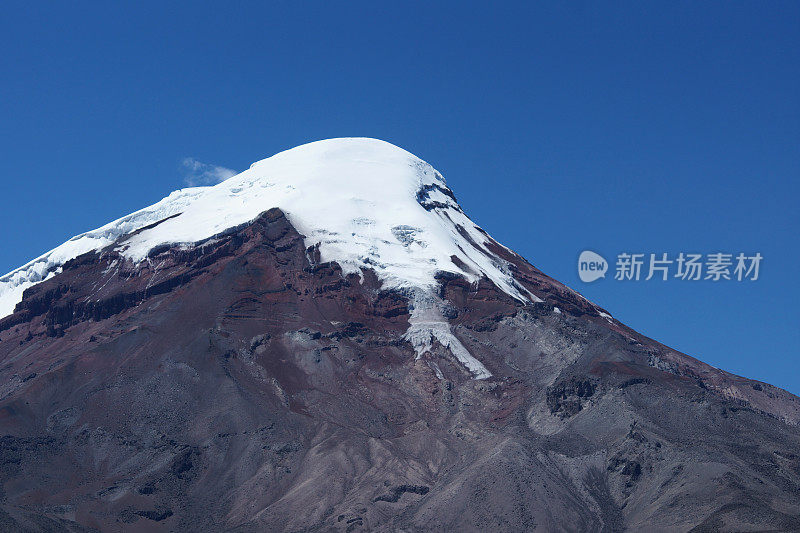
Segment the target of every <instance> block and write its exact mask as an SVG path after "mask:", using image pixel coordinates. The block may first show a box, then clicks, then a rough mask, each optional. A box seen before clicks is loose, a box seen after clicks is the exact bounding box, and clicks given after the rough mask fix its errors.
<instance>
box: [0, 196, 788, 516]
mask: <svg viewBox="0 0 800 533" xmlns="http://www.w3.org/2000/svg"><path fill="white" fill-rule="evenodd" d="M493 246H494V249H495V251H496V253H498V254H499V255H501V256H502V257H504V258H505V259H506V260H508V261H509V262H510V263H511V267H512V269H514V271H515V277H516V278H517V279H518V280H519V282H520V283H521V284H522V285H524V286H525V288H527V289H529V290H530V291H531V292H533V293H534V294H537V295H539V296H540V297H542V298H543V299H544V300H545V302H543V303H537V304H527V305H523V304H521V303H520V302H517V301H515V300H513V299H511V298H510V297H508V296H507V295H506V294H504V293H502V292H501V291H499V290H498V289H496V288H495V287H494V286H493V285H492V284H491V283H490V282H488V281H484V282H481V283H480V284H479V285H478V286H477V287H476V286H473V285H471V284H469V283H467V282H465V281H464V280H463V279H461V278H458V277H453V276H442V277H441V278H440V282H441V284H442V295H443V297H444V298H445V299H446V300H447V301H448V302H449V303H450V304H451V306H452V308H451V309H448V310H447V317H448V319H449V320H450V323H451V325H452V329H453V332H454V334H455V335H456V336H457V337H458V338H459V340H460V341H461V342H462V343H463V345H464V346H465V347H466V348H467V349H468V350H469V351H470V353H472V354H473V355H475V356H476V357H477V358H478V359H479V360H480V361H481V362H482V363H483V364H484V365H485V366H486V367H487V368H488V369H489V370H490V371H491V372H492V374H493V377H491V378H490V379H487V380H480V381H476V380H473V379H471V377H470V375H469V373H468V372H467V371H466V369H465V368H464V367H463V366H462V365H461V364H460V363H459V362H458V361H457V360H456V359H455V358H454V357H453V356H452V354H451V353H450V352H449V350H447V349H446V348H444V347H442V346H438V345H437V346H435V347H434V349H433V353H432V354H428V355H425V356H423V357H422V358H420V359H417V358H416V355H415V353H414V351H413V349H412V347H411V345H410V344H409V343H408V342H406V341H405V340H404V339H403V334H404V333H405V331H406V330H407V329H408V318H409V314H408V313H409V311H408V301H407V299H406V297H405V296H404V295H403V294H399V293H395V292H385V291H380V283H379V282H378V280H377V279H376V278H375V276H374V275H372V274H371V273H370V272H367V273H365V276H364V279H363V280H361V279H359V277H358V276H347V277H344V276H342V273H341V269H340V268H339V267H338V266H337V265H336V264H326V263H320V262H319V253H318V251H316V250H315V249H313V248H310V249H306V248H305V246H304V244H303V239H302V238H301V236H300V235H299V234H298V233H297V232H296V231H295V229H294V228H293V227H292V226H291V225H290V224H289V222H288V221H287V219H286V218H285V217H284V216H283V214H282V213H281V212H280V211H277V210H272V211H269V212H267V213H265V214H264V215H262V216H261V217H260V218H259V219H257V220H256V221H255V222H253V223H252V224H250V225H247V226H245V227H240V228H236V229H235V230H231V231H229V232H227V233H226V234H223V235H219V236H217V237H215V238H213V239H209V240H208V241H206V242H204V243H200V244H199V245H197V246H195V247H192V248H191V249H188V250H187V249H181V248H178V247H174V248H162V249H159V250H154V251H153V252H152V253H151V254H150V257H149V260H148V261H146V262H145V263H142V264H140V265H137V266H135V265H132V264H130V263H126V262H125V261H123V260H122V258H121V257H119V256H118V255H116V254H115V253H114V252H113V251H110V249H109V250H106V251H104V252H103V253H101V254H94V253H93V254H87V255H86V256H83V257H80V258H78V259H75V260H73V261H71V262H70V263H68V264H67V265H65V267H64V272H63V273H61V274H59V275H58V276H55V277H54V278H52V279H50V280H48V281H47V282H44V283H41V284H39V285H36V286H34V287H32V288H31V289H29V290H28V291H27V292H26V294H25V298H24V299H23V301H22V302H21V303H20V304H19V306H18V307H17V309H16V312H15V313H14V314H13V315H11V316H10V317H7V318H5V319H3V320H2V321H0V339H2V340H1V341H0V473H1V474H2V476H1V477H0V479H2V485H0V489H2V490H0V529H1V530H3V531H26V530H28V531H93V530H101V531H202V530H206V531H241V532H247V531H305V530H314V531H317V530H319V531H366V530H369V531H374V530H385V531H394V530H406V531H421V530H435V531H444V530H465V531H487V530H498V531H523V530H525V531H529V530H533V529H537V530H541V531H622V530H625V529H628V530H631V531H689V530H693V531H718V530H723V531H741V530H780V531H792V530H800V518H798V517H800V451H798V450H800V431H798V427H797V424H798V421H800V401H799V400H798V399H797V398H795V397H794V396H792V395H790V394H788V393H786V392H784V391H782V390H780V389H777V388H775V387H772V386H770V385H767V384H763V383H756V382H753V381H750V380H746V379H744V378H740V377H737V376H733V375H730V374H727V373H725V372H722V371H719V370H717V369H714V368H711V367H708V366H707V365H704V364H702V363H700V362H699V361H697V360H695V359H692V358H691V357H688V356H686V355H683V354H680V353H677V352H675V351H673V350H670V349H669V348H667V347H665V346H662V345H660V344H658V343H656V342H654V341H652V340H650V339H647V338H646V337H643V336H641V335H639V334H638V333H636V332H634V331H632V330H630V329H628V328H626V327H625V326H624V325H622V324H620V323H618V322H616V321H614V320H612V319H607V318H605V317H604V316H602V315H601V314H600V313H601V312H602V310H598V309H597V308H596V307H595V306H593V305H592V304H590V303H589V302H586V301H585V300H583V299H582V298H581V297H579V296H578V295H577V294H575V293H574V292H572V291H570V290H569V289H568V288H566V287H564V286H563V285H561V284H560V283H558V282H556V281H554V280H552V279H550V278H548V277H547V276H545V275H544V274H542V273H541V272H539V271H538V270H536V269H535V268H533V267H532V266H531V265H530V264H528V263H527V262H526V261H524V260H523V259H522V258H520V257H518V256H516V255H514V254H513V253H511V252H508V251H507V250H506V249H504V248H502V247H500V246H499V245H494V244H493ZM554 307H558V308H559V309H560V310H561V313H560V314H558V313H554V312H553V309H554Z"/></svg>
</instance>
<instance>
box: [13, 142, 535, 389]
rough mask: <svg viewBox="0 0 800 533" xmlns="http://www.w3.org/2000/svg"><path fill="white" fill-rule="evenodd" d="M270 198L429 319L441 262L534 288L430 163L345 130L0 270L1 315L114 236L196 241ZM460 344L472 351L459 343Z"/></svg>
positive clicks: (140, 249)
mask: <svg viewBox="0 0 800 533" xmlns="http://www.w3.org/2000/svg"><path fill="white" fill-rule="evenodd" d="M273 207H277V208H280V209H281V210H282V211H283V212H284V213H285V214H286V216H287V217H288V219H289V220H290V221H291V223H292V224H293V225H294V226H295V227H296V228H297V229H298V231H299V232H300V233H301V234H303V235H304V236H305V244H306V246H309V247H310V246H315V245H317V246H318V247H319V253H320V257H321V260H322V261H335V262H337V263H339V264H340V265H341V267H342V269H343V271H344V272H345V273H353V272H355V273H360V272H361V271H362V269H372V270H374V271H375V273H376V274H377V276H378V277H379V279H380V280H381V281H382V283H383V288H385V289H398V290H403V291H406V292H407V293H408V294H409V296H410V297H411V298H412V301H414V300H419V305H422V302H427V303H426V305H425V307H426V309H428V311H426V314H425V316H426V318H425V319H424V320H423V319H421V318H420V316H421V315H420V313H421V311H420V312H418V313H417V314H418V315H420V316H417V317H416V318H417V320H416V323H417V324H420V323H425V324H428V325H430V324H431V323H434V322H437V321H438V320H439V319H438V318H437V317H431V311H430V309H431V308H434V309H435V308H436V307H437V305H433V304H431V302H430V294H432V293H433V289H434V288H435V287H436V286H437V281H436V279H435V276H436V274H437V273H439V272H451V273H455V274H460V275H463V276H464V277H466V278H467V279H468V280H470V281H473V282H475V281H477V280H478V279H480V278H481V277H486V278H488V279H490V280H491V281H492V282H493V283H494V284H495V285H497V286H498V287H499V288H500V289H502V290H503V291H504V292H506V293H507V294H509V295H511V296H513V297H514V298H516V299H519V300H523V301H524V300H536V299H537V298H536V297H535V296H534V295H532V294H530V293H529V292H527V291H526V290H525V289H524V288H522V286H521V285H519V284H518V283H516V282H515V281H514V278H513V276H512V275H511V274H510V273H509V271H508V269H507V268H506V264H505V262H504V261H503V260H502V259H500V258H499V257H497V256H496V255H495V254H493V253H492V252H491V251H490V250H489V248H488V247H487V246H486V244H485V243H486V242H487V241H488V240H489V237H488V236H487V235H486V233H485V232H483V230H481V229H480V228H478V227H477V226H476V225H475V224H474V223H473V222H472V221H471V220H470V219H469V218H468V217H467V216H466V215H465V214H464V212H463V211H462V209H461V207H460V206H459V205H458V203H457V202H456V199H455V196H454V195H453V193H452V192H451V191H450V189H449V188H448V187H447V184H446V183H445V180H444V178H443V177H442V175H441V174H440V173H439V172H437V171H436V170H435V169H434V168H433V167H432V166H431V165H429V164H428V163H426V162H424V161H422V160H421V159H419V158H417V157H416V156H414V155H413V154H411V153H409V152H407V151H405V150H403V149H401V148H398V147H396V146H394V145H392V144H390V143H388V142H385V141H380V140H377V139H368V138H341V139H329V140H323V141H317V142H313V143H309V144H305V145H302V146H299V147H296V148H293V149H290V150H287V151H284V152H280V153H278V154H276V155H274V156H272V157H269V158H267V159H264V160H261V161H258V162H256V163H254V164H253V165H251V167H250V168H249V169H248V170H246V171H244V172H242V173H240V174H238V175H236V176H234V177H232V178H230V179H228V180H226V181H223V182H222V183H219V184H218V185H216V186H213V187H196V188H189V189H182V190H179V191H175V192H173V193H172V194H170V195H169V196H168V197H166V198H164V199H163V200H161V201H160V202H158V203H156V204H154V205H152V206H150V207H147V208H145V209H142V210H140V211H137V212H135V213H132V214H130V215H128V216H125V217H122V218H120V219H119V220H116V221H114V222H111V223H109V224H107V225H105V226H103V227H101V228H99V229H97V230H94V231H90V232H87V233H84V234H82V235H78V236H76V237H73V238H72V239H70V240H69V241H67V242H66V243H64V244H62V245H61V246H59V247H57V248H55V249H54V250H52V251H50V252H48V253H47V254H44V255H43V256H41V257H39V258H37V259H35V260H33V261H31V262H30V263H28V264H26V265H24V266H23V267H21V268H19V269H17V270H14V271H12V272H10V273H9V274H6V275H5V276H3V277H1V278H0V318H1V317H3V316H6V315H8V314H10V313H12V312H13V310H14V306H15V305H16V304H17V303H18V302H19V301H20V300H21V299H22V293H23V291H24V290H25V289H26V288H28V287H30V286H32V285H34V284H36V283H38V282H40V281H42V280H44V279H46V278H48V277H51V276H53V275H55V274H57V272H58V269H59V268H60V266H61V265H63V264H64V263H65V262H66V261H68V260H69V259H72V258H74V257H77V256H78V255H81V254H83V253H86V252H88V251H92V250H100V249H102V248H105V247H107V246H109V245H111V244H115V246H116V247H117V249H118V250H119V251H120V252H121V254H122V255H123V256H124V257H125V258H127V259H129V260H131V261H133V262H139V261H142V260H144V259H145V258H146V257H147V254H148V252H149V251H150V250H152V249H153V248H155V247H157V246H161V245H165V244H169V245H185V246H191V245H192V243H196V242H198V241H201V240H204V239H207V238H210V237H213V236H214V235H217V234H219V233H222V232H224V231H225V230H227V229H229V228H233V227H236V226H239V225H241V224H245V223H247V222H249V221H251V220H253V219H255V218H256V217H257V216H258V215H259V214H260V213H262V212H264V211H266V210H268V209H270V208H273ZM143 228H146V229H143ZM137 230H139V231H137ZM134 232H135V233H134ZM132 233H133V234H132ZM131 234H132V235H131ZM126 236H127V237H126ZM421 295H425V296H424V297H421ZM431 305H433V307H431ZM434 314H436V313H434ZM412 323H414V321H413V320H412ZM437 323H438V322H437ZM418 329H419V328H418ZM439 329H440V328H439ZM422 331H423V333H424V334H420V331H418V330H413V326H412V331H410V332H409V339H410V340H411V341H412V342H413V343H414V344H415V346H416V347H417V348H418V351H419V350H423V349H425V347H426V346H427V345H429V344H430V341H431V340H432V338H436V339H438V340H440V341H442V344H444V345H452V344H453V342H457V341H454V340H453V339H449V338H447V339H445V338H444V337H442V338H439V337H440V335H438V334H436V331H438V329H437V328H431V327H427V326H426V327H424V328H423V329H422ZM426 332H427V333H426ZM429 333H430V334H429ZM442 335H444V334H442ZM451 347H452V346H451ZM453 351H454V353H456V352H459V351H463V352H466V350H460V349H459V348H458V347H457V346H456V347H454V348H453ZM465 364H467V363H465ZM478 365H479V363H478ZM467 366H468V367H471V368H473V369H474V371H475V373H476V375H482V374H484V373H485V369H481V368H478V367H477V365H474V364H471V363H470V364H467Z"/></svg>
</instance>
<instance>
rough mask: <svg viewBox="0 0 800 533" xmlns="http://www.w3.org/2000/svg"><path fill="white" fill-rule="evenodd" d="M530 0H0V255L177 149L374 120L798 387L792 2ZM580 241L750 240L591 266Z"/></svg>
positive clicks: (534, 242) (146, 195)
mask: <svg viewBox="0 0 800 533" xmlns="http://www.w3.org/2000/svg"><path fill="white" fill-rule="evenodd" d="M32 4H38V5H32ZM111 4H114V5H113V6H112V5H111ZM298 4H302V6H301V5H298ZM531 4H532V3H529V2H524V3H523V2H520V3H518V4H513V3H506V4H504V5H502V6H489V5H488V3H474V4H470V3H469V2H458V3H457V2H452V3H444V2H433V3H431V2H418V3H417V2H403V3H388V2H387V3H375V2H347V3H344V2H269V3H267V2H258V3H256V2H253V3H249V2H240V3H236V5H235V6H233V7H226V8H219V7H215V5H214V4H212V3H202V2H199V3H198V2H192V3H180V2H171V3H163V2H158V3H156V2H137V3H135V4H134V3H130V4H127V6H122V4H121V3H116V2H113V3H110V2H102V3H101V2H77V3H70V4H68V5H67V4H63V5H58V4H56V3H48V5H45V3H33V2H15V1H12V2H6V3H4V6H3V14H2V17H0V48H2V50H3V53H2V54H0V82H1V83H0V117H1V118H0V123H1V124H2V128H0V146H2V154H3V157H2V160H0V164H2V178H1V179H2V182H1V183H2V191H3V194H2V195H1V196H0V238H1V239H2V241H1V242H2V244H3V245H2V247H1V248H0V271H3V272H7V271H9V270H12V269H13V268H15V267H17V266H19V265H21V264H22V263H24V262H26V261H27V260H29V259H31V258H33V257H34V256H36V255H39V254H40V253H42V252H44V251H46V250H48V249H50V248H52V247H54V246H56V245H58V244H60V243H61V242H63V241H64V240H66V239H67V238H69V237H70V236H72V235H74V234H77V233H80V232H82V231H85V230H88V229H92V228H95V227H97V226H100V225H102V224H104V223H105V222H108V221H110V220H111V219H114V218H117V217H119V216H121V215H124V214H127V213H129V212H131V211H133V210H136V209H138V208H141V207H143V206H145V205H148V204H150V203H153V202H155V201H157V200H159V199H160V198H162V197H163V196H165V195H166V194H168V193H169V192H170V191H172V190H173V189H176V188H179V187H181V186H183V185H184V183H185V180H186V179H187V177H188V176H187V172H188V171H189V170H190V169H191V168H193V169H194V171H195V174H196V173H197V172H199V173H202V172H203V171H207V172H212V173H213V172H215V171H216V170H215V168H216V166H220V167H223V168H230V169H235V170H243V169H245V168H247V167H248V166H249V164H250V163H251V162H253V161H255V160H257V159H262V158H264V157H267V156H269V155H271V154H273V153H275V152H277V151H280V150H283V149H286V148H290V147H292V146H295V145H298V144H302V143H304V142H308V141H313V140H318V139H323V138H329V137H341V136H369V137H378V138H382V139H385V140H387V141H390V142H392V143H394V144H397V145H399V146H401V147H403V148H405V149H407V150H409V151H411V152H413V153H415V154H417V155H419V156H420V157H422V158H423V159H426V160H427V161H429V162H431V163H432V164H433V165H434V166H436V167H437V168H438V169H439V170H441V171H442V172H443V173H444V175H445V177H446V178H447V180H448V183H449V184H450V186H451V188H453V189H454V191H455V192H456V195H457V196H458V198H459V200H460V202H461V204H462V206H463V207H464V208H465V210H466V211H467V213H468V214H469V215H470V216H471V218H472V219H473V220H475V221H476V222H477V223H478V224H480V225H481V226H482V227H484V228H485V229H486V230H487V231H489V232H490V233H491V234H492V235H493V236H494V237H496V238H497V239H498V240H500V241H501V242H503V243H504V244H506V245H508V246H509V247H511V248H513V249H515V250H516V251H518V252H519V253H520V254H522V255H524V256H525V257H526V258H528V259H529V260H530V261H531V262H532V263H533V264H534V265H536V266H537V267H539V268H540V269H542V270H543V271H545V272H546V273H548V274H550V275H552V276H553V277H555V278H557V279H560V280H562V281H564V282H566V283H567V284H569V285H571V286H572V287H574V288H576V289H577V290H579V291H581V292H582V293H583V294H584V295H586V296H587V297H588V298H590V299H591V300H593V301H595V302H597V303H598V304H600V305H602V306H604V307H606V308H607V309H608V310H609V311H610V312H611V313H612V314H614V316H615V317H617V318H619V319H620V320H622V321H624V322H626V323H627V324H629V325H630V326H632V327H634V328H636V329H637V330H639V331H641V332H642V333H644V334H646V335H648V336H650V337H653V338H655V339H657V340H659V341H661V342H663V343H665V344H668V345H670V346H672V347H674V348H676V349H679V350H681V351H684V352H686V353H689V354H690V355H693V356H696V357H698V358H700V359H702V360H704V361H706V362H708V363H710V364H712V365H714V366H718V367H720V368H723V369H726V370H729V371H731V372H735V373H738V374H742V375H746V376H748V377H752V378H755V379H760V380H764V381H767V382H771V383H774V384H776V385H779V386H782V387H784V388H786V389H788V390H790V391H792V392H794V393H796V394H798V393H800V363H798V355H800V353H799V351H798V345H800V327H799V326H800V321H799V320H798V302H800V282H798V274H799V273H798V265H799V264H800V251H798V237H797V235H798V230H799V229H800V209H798V207H797V201H798V193H799V192H800V191H799V190H798V189H799V188H800V187H799V186H798V178H799V177H800V98H798V95H800V31H798V27H800V3H797V2H779V1H776V2H767V3H762V2H703V3H697V2H660V3H650V2H645V3H642V2H631V3H618V2H615V3H608V4H606V5H595V4H589V3H560V2H552V3H549V4H545V3H539V4H538V5H531ZM187 160H188V161H189V162H188V163H187ZM192 161H194V162H197V165H195V164H194V163H192ZM201 163H205V164H207V165H210V166H207V167H204V166H202V165H201ZM223 172H224V171H223ZM193 179H195V181H196V180H197V179H200V178H199V177H198V176H197V175H195V176H194V178H193ZM584 249H591V250H595V251H597V252H599V253H601V254H603V255H604V256H605V257H606V258H608V259H610V260H611V261H612V262H613V260H614V258H615V256H616V254H618V253H619V252H623V251H628V252H642V253H662V252H668V253H671V254H675V253H678V252H681V251H684V252H691V251H699V252H702V253H712V252H718V251H728V252H733V253H737V252H740V251H741V252H748V253H753V252H761V253H762V255H763V256H764V260H763V263H762V268H761V277H760V279H759V280H758V281H756V282H749V283H748V282H741V283H739V282H720V283H712V282H696V283H692V282H686V281H677V280H672V281H668V282H659V281H650V282H644V281H639V282H627V283H623V282H616V281H613V280H612V279H610V278H607V279H604V280H600V281H597V282H595V283H593V284H590V285H587V284H583V283H582V282H581V281H579V279H578V277H577V271H576V262H577V257H578V254H579V253H580V252H581V251H582V250H584Z"/></svg>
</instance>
